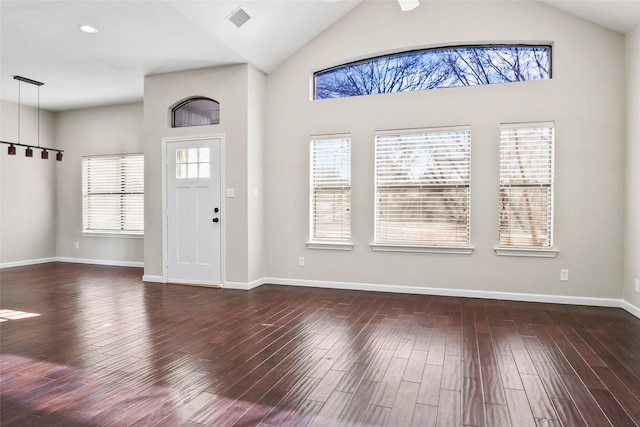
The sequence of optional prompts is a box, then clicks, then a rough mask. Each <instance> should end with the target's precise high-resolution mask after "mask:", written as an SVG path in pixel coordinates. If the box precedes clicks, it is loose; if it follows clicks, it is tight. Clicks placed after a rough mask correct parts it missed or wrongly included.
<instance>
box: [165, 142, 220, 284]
mask: <svg viewBox="0 0 640 427" xmlns="http://www.w3.org/2000/svg"><path fill="white" fill-rule="evenodd" d="M212 139H219V140H220V214H221V215H220V222H221V225H222V226H221V227H220V286H221V287H223V288H224V284H225V282H226V274H225V270H226V269H225V252H226V250H225V248H226V238H225V236H226V232H225V230H226V228H227V227H226V219H225V218H226V215H225V214H226V211H227V210H226V206H225V199H226V197H225V192H224V189H225V181H224V177H225V156H224V153H225V150H224V145H225V144H224V134H209V135H194V136H174V137H165V138H162V282H163V283H167V270H168V268H169V265H168V264H169V259H168V253H169V248H168V245H169V221H167V216H168V215H169V208H168V206H167V203H168V197H167V146H168V144H169V143H174V142H191V141H206V140H212Z"/></svg>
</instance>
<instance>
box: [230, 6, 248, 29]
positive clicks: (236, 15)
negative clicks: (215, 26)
mask: <svg viewBox="0 0 640 427" xmlns="http://www.w3.org/2000/svg"><path fill="white" fill-rule="evenodd" d="M227 19H228V20H229V21H231V22H232V23H233V25H235V26H236V27H238V28H240V27H242V25H243V24H244V23H245V22H247V21H248V20H249V19H251V17H250V16H249V14H248V13H247V12H245V11H244V10H243V9H242V6H238V8H237V9H236V10H234V11H233V12H231V14H230V15H229V16H227Z"/></svg>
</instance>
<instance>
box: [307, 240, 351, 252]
mask: <svg viewBox="0 0 640 427" xmlns="http://www.w3.org/2000/svg"><path fill="white" fill-rule="evenodd" d="M306 245H307V248H308V249H320V250H327V251H351V250H353V242H307V243H306Z"/></svg>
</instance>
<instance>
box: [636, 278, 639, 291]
mask: <svg viewBox="0 0 640 427" xmlns="http://www.w3.org/2000/svg"><path fill="white" fill-rule="evenodd" d="M636 292H640V279H636Z"/></svg>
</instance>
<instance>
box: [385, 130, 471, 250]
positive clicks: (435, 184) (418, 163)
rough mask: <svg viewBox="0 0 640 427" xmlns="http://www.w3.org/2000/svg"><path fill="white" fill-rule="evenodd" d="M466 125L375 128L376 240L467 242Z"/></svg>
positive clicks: (468, 151) (468, 137) (434, 243)
mask: <svg viewBox="0 0 640 427" xmlns="http://www.w3.org/2000/svg"><path fill="white" fill-rule="evenodd" d="M470 174H471V131H470V128H469V127H457V128H440V129H423V130H413V131H394V132H379V133H377V134H376V215H375V217H376V218H375V223H376V224H375V225H376V230H375V232H376V233H375V240H376V243H380V244H386V243H390V244H409V245H425V246H437V245H447V246H449V245H453V246H469V243H470V242H469V202H470V200H469V199H470V195H469V183H470Z"/></svg>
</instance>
